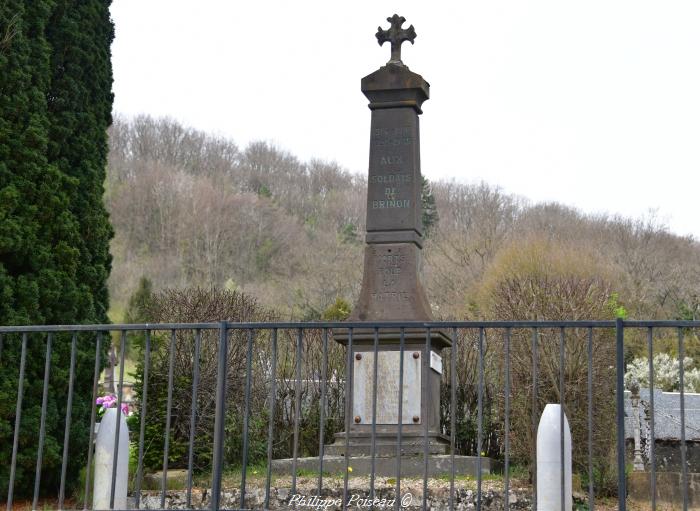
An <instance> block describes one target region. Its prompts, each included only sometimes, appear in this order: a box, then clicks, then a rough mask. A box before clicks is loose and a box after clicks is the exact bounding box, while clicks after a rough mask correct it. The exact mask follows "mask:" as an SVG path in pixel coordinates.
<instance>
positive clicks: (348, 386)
mask: <svg viewBox="0 0 700 511" xmlns="http://www.w3.org/2000/svg"><path fill="white" fill-rule="evenodd" d="M352 333H353V330H352V328H349V329H348V348H347V349H348V352H347V364H346V367H345V474H344V475H343V508H345V507H346V506H347V504H348V473H349V468H350V416H351V415H352V374H353V368H352Z"/></svg>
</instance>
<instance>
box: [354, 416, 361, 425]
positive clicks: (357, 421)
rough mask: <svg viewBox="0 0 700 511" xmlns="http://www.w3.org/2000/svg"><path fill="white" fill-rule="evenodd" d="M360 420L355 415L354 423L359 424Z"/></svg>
mask: <svg viewBox="0 0 700 511" xmlns="http://www.w3.org/2000/svg"><path fill="white" fill-rule="evenodd" d="M361 420H362V419H360V416H359V415H355V424H359V423H360V421H361Z"/></svg>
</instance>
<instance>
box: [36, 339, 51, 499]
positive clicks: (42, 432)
mask: <svg viewBox="0 0 700 511" xmlns="http://www.w3.org/2000/svg"><path fill="white" fill-rule="evenodd" d="M52 341H53V333H49V334H48V336H47V338H46V360H45V361H44V387H43V389H42V393H41V418H40V419H39V445H38V447H37V453H36V472H35V474H34V498H33V499H32V510H36V506H37V503H38V502H39V486H40V484H41V465H42V463H43V461H44V440H45V439H46V406H47V404H48V400H49V374H50V372H51V344H52Z"/></svg>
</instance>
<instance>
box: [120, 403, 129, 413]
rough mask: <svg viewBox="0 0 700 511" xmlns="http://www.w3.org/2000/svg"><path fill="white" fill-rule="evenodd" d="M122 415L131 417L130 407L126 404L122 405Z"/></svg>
mask: <svg viewBox="0 0 700 511" xmlns="http://www.w3.org/2000/svg"><path fill="white" fill-rule="evenodd" d="M122 413H123V414H124V415H129V405H127V404H126V403H122Z"/></svg>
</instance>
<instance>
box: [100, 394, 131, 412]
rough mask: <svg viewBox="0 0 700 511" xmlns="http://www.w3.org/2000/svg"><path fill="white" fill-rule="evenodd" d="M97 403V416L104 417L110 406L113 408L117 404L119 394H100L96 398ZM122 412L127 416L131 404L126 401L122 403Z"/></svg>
mask: <svg viewBox="0 0 700 511" xmlns="http://www.w3.org/2000/svg"><path fill="white" fill-rule="evenodd" d="M95 404H96V405H97V416H98V417H102V416H103V415H104V414H105V412H106V411H107V409H108V408H112V407H113V406H116V405H117V396H115V395H114V394H107V395H106V396H100V397H98V398H97V399H96V400H95ZM122 413H123V414H124V415H125V416H128V415H129V406H128V405H127V404H126V403H122Z"/></svg>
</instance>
